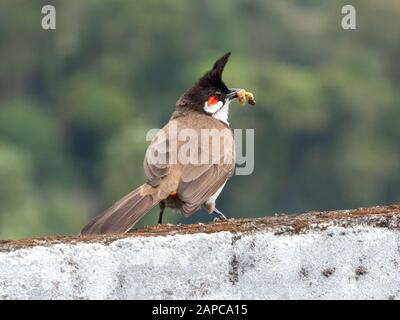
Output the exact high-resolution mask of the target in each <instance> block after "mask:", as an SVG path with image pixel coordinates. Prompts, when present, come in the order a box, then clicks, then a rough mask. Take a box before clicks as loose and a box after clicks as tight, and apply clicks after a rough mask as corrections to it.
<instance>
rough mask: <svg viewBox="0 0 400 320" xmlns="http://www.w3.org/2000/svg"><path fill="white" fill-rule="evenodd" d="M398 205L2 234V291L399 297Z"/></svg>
mask: <svg viewBox="0 0 400 320" xmlns="http://www.w3.org/2000/svg"><path fill="white" fill-rule="evenodd" d="M399 227H400V206H385V207H373V208H361V209H356V210H342V211H334V212H322V213H319V212H311V213H307V214H301V215H295V216H292V215H291V216H287V215H275V216H274V217H268V218H258V219H239V220H229V221H226V222H218V223H211V224H207V225H203V224H196V225H181V226H173V225H163V226H154V227H147V228H144V229H138V230H134V231H132V232H131V233H129V234H126V235H113V236H96V237H78V236H76V237H52V238H37V239H27V240H20V241H1V242H0V299H29V298H32V299H152V298H161V299H163V298H167V299H171V298H172V299H173V298H183V299H190V298H200V299H215V298H232V299H236V298H237V299H239V298H250V299H253V298H254V299H261V298H267V299H274V298H279V299H291V298H300V299H321V298H328V299H329V298H345V299H346V298H349V299H350V298H353V299H354V298H356V299H357V298H367V299H368V298H369V299H378V298H379V299H397V298H400V277H398V274H400V228H399Z"/></svg>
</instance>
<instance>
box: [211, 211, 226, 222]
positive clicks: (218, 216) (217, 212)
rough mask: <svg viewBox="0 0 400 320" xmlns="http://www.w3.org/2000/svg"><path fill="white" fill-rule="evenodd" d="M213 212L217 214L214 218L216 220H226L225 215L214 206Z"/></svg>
mask: <svg viewBox="0 0 400 320" xmlns="http://www.w3.org/2000/svg"><path fill="white" fill-rule="evenodd" d="M213 213H214V214H215V215H216V216H217V217H216V218H215V219H216V220H217V221H223V220H228V218H227V217H225V216H224V214H223V213H222V212H221V211H219V210H218V209H217V208H214V211H213Z"/></svg>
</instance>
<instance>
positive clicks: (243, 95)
mask: <svg viewBox="0 0 400 320" xmlns="http://www.w3.org/2000/svg"><path fill="white" fill-rule="evenodd" d="M237 97H238V101H239V103H240V104H241V105H242V106H244V104H245V103H246V100H247V102H248V103H249V104H250V105H252V106H254V105H255V104H256V100H255V99H254V94H252V93H251V92H249V91H246V90H244V89H243V90H239V91H238V92H237Z"/></svg>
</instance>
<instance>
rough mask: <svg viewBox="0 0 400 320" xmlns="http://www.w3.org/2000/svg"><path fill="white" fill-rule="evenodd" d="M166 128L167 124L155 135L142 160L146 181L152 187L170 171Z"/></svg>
mask: <svg viewBox="0 0 400 320" xmlns="http://www.w3.org/2000/svg"><path fill="white" fill-rule="evenodd" d="M167 130H168V125H167V126H166V127H165V128H163V129H161V130H160V131H159V132H158V133H157V134H156V135H155V137H154V138H153V140H152V141H151V143H150V145H149V147H148V148H147V151H146V155H145V158H144V162H143V167H144V173H145V175H146V177H147V183H148V184H150V185H151V186H153V187H155V186H158V185H159V184H160V182H161V179H162V178H164V177H165V176H166V175H168V173H169V171H170V166H169V164H168V162H169V143H168V135H167V132H168V131H167Z"/></svg>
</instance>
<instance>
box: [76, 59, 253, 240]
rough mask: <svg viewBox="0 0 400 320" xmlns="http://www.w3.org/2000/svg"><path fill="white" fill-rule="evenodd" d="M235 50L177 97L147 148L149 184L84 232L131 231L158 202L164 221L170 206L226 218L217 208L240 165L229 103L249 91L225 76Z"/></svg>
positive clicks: (185, 214) (147, 178) (113, 232)
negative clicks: (230, 84)
mask: <svg viewBox="0 0 400 320" xmlns="http://www.w3.org/2000/svg"><path fill="white" fill-rule="evenodd" d="M230 55H231V53H230V52H228V53H226V54H224V55H223V56H222V57H220V58H219V59H218V60H217V61H216V62H215V63H214V64H213V66H212V68H211V69H210V70H209V71H207V72H206V73H205V74H204V75H203V76H202V77H201V78H200V79H198V80H197V81H196V82H195V83H194V85H193V86H192V87H191V88H189V89H188V90H186V91H185V92H184V93H183V94H182V95H181V96H180V98H179V99H178V101H177V102H176V105H175V111H174V112H173V113H172V116H171V118H170V120H169V121H168V123H167V124H166V125H165V126H164V127H163V128H162V129H160V130H159V131H158V133H157V134H156V135H155V136H154V138H153V139H152V141H151V142H150V144H149V146H148V148H147V151H146V153H145V157H144V162H143V167H144V173H145V176H146V181H145V183H144V184H143V185H141V186H139V187H138V188H136V189H135V190H133V191H131V192H130V193H129V194H127V195H126V196H124V197H123V198H122V199H120V200H119V201H117V202H116V203H115V204H114V205H113V206H111V207H110V208H109V209H107V210H106V211H105V212H104V213H102V214H100V215H99V216H97V217H95V218H93V219H92V220H91V221H90V222H89V223H88V224H87V225H85V226H84V227H83V229H82V230H81V233H80V234H81V235H95V234H116V233H126V232H128V231H129V230H130V229H132V227H133V226H134V225H135V224H136V223H137V222H138V221H139V220H140V219H141V218H142V217H143V216H145V215H146V213H148V212H149V211H150V210H151V209H152V208H153V207H155V206H157V205H159V207H160V213H159V218H158V223H159V224H162V218H163V214H164V211H165V209H166V208H171V209H173V210H175V211H178V212H180V213H182V214H183V216H185V217H188V216H190V215H192V214H193V213H194V212H196V211H198V210H199V209H201V208H204V209H206V210H207V211H208V213H210V214H215V216H216V219H217V220H226V219H227V218H226V217H225V215H224V214H223V213H222V212H221V211H219V210H218V209H217V208H216V200H217V198H218V196H219V195H220V193H221V191H222V189H223V188H224V186H225V185H226V182H227V180H228V179H229V178H230V177H232V175H233V174H234V170H235V160H236V146H235V140H234V135H233V131H232V129H231V128H230V125H229V119H228V118H229V105H230V103H231V102H232V101H233V100H235V99H239V100H240V99H241V98H242V96H241V95H240V94H239V93H240V92H244V89H239V88H231V89H230V88H228V87H227V85H226V84H225V83H224V81H223V80H222V73H223V71H224V68H225V66H226V64H227V62H228V60H229V57H230ZM240 101H241V100H240ZM249 103H250V100H249ZM173 131H175V133H176V134H177V135H178V136H181V135H182V134H183V136H186V137H185V139H179V140H178V139H174V137H173V136H172V134H171V132H173ZM204 132H205V133H209V132H214V135H212V134H211V135H209V137H208V140H207V139H205V138H204V139H203V140H201V139H200V140H201V141H200V142H199V141H195V140H196V139H189V138H191V136H193V135H194V136H196V135H197V138H198V137H199V136H200V137H203V136H206V135H205V134H204V135H202V134H203V133H204ZM210 136H211V138H210ZM215 136H216V137H217V138H215V139H214V138H213V137H215ZM188 137H189V138H188ZM194 138H196V137H194ZM213 139H214V140H213ZM192 140H193V141H192ZM214 142H215V143H214ZM188 150H189V151H192V153H193V154H195V156H193V155H190V156H189V160H192V158H191V157H192V156H193V159H194V160H197V161H187V158H188V157H187V155H188V152H187V151H188ZM182 155H183V158H184V161H183V160H182V159H181V158H182ZM185 156H186V157H185ZM160 159H162V160H163V161H160ZM199 159H201V160H202V161H199Z"/></svg>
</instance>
